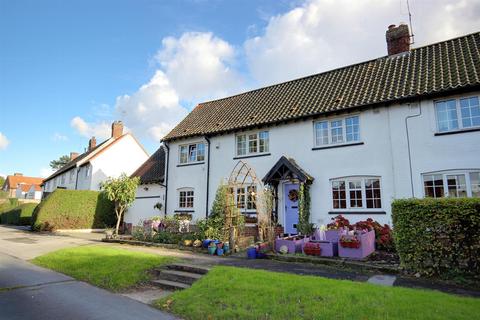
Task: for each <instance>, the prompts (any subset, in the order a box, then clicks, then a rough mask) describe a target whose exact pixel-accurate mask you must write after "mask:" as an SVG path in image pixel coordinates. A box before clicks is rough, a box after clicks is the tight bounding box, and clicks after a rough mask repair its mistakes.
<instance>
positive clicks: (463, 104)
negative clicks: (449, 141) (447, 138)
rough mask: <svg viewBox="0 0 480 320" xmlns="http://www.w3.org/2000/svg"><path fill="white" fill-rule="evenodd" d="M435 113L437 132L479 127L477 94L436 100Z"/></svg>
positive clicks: (479, 113)
mask: <svg viewBox="0 0 480 320" xmlns="http://www.w3.org/2000/svg"><path fill="white" fill-rule="evenodd" d="M435 113H436V116H437V129H438V131H439V132H448V131H455V130H461V129H468V128H474V127H480V104H479V98H478V96H474V97H467V98H461V99H449V100H444V101H437V102H435Z"/></svg>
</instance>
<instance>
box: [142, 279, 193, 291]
mask: <svg viewBox="0 0 480 320" xmlns="http://www.w3.org/2000/svg"><path fill="white" fill-rule="evenodd" d="M150 283H151V284H152V285H154V286H157V287H160V288H163V289H167V290H183V289H188V288H190V285H188V284H186V283H181V282H177V281H170V280H163V279H159V280H152V281H150Z"/></svg>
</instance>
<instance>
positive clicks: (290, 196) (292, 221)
mask: <svg viewBox="0 0 480 320" xmlns="http://www.w3.org/2000/svg"><path fill="white" fill-rule="evenodd" d="M298 189H299V186H298V184H296V183H287V184H285V185H284V199H285V200H284V201H285V233H291V234H297V233H298V232H297V223H298Z"/></svg>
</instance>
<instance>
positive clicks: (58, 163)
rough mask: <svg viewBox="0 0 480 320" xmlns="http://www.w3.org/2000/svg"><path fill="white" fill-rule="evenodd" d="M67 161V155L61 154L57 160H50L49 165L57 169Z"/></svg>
mask: <svg viewBox="0 0 480 320" xmlns="http://www.w3.org/2000/svg"><path fill="white" fill-rule="evenodd" d="M69 162H70V157H69V156H67V155H63V156H61V157H60V158H58V159H57V160H52V161H50V167H51V168H52V169H53V170H58V169H60V168H61V167H63V166H64V165H66V164H67V163H69Z"/></svg>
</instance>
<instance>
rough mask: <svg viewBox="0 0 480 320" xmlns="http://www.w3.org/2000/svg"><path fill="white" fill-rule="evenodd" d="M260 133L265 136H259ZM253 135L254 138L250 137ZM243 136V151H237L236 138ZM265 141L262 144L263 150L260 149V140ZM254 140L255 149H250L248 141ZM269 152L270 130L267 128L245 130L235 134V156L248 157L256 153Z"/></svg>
mask: <svg viewBox="0 0 480 320" xmlns="http://www.w3.org/2000/svg"><path fill="white" fill-rule="evenodd" d="M261 134H266V135H267V137H266V139H265V138H263V139H261V138H260V135H261ZM253 135H255V136H256V138H255V139H252V140H251V139H250V136H253ZM239 137H243V138H244V139H245V140H244V146H245V149H244V150H245V153H242V154H240V153H238V149H239V148H238V138H239ZM261 140H263V141H266V143H264V144H263V147H264V150H263V151H260V141H261ZM251 141H252V142H255V143H256V151H250V142H251ZM269 152H270V131H269V130H258V131H252V132H245V133H240V134H236V135H235V156H237V157H248V156H251V155H257V154H268V153H269Z"/></svg>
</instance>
